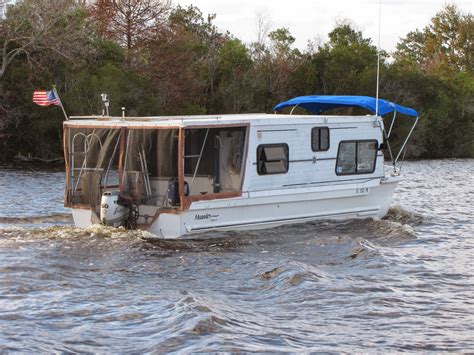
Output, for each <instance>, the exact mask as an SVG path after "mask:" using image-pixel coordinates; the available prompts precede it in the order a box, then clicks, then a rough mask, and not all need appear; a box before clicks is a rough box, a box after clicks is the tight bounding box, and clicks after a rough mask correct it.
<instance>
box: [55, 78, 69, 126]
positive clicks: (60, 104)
mask: <svg viewBox="0 0 474 355" xmlns="http://www.w3.org/2000/svg"><path fill="white" fill-rule="evenodd" d="M53 92H54V95H55V96H56V97H57V98H58V101H59V106H61V108H62V110H63V113H64V117H66V121H69V117H68V115H67V113H66V110H65V109H64V106H63V102H62V101H61V98H60V97H59V94H58V92H57V91H56V85H53Z"/></svg>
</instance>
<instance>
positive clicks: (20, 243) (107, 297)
mask: <svg viewBox="0 0 474 355" xmlns="http://www.w3.org/2000/svg"><path fill="white" fill-rule="evenodd" d="M403 169H404V176H405V180H404V181H403V182H402V184H401V186H400V187H399V188H398V189H397V191H396V195H395V201H394V207H392V208H391V210H390V212H389V214H388V216H387V218H386V219H385V220H382V221H379V220H368V219H365V220H351V221H342V222H329V221H321V222H313V223H306V224H297V225H293V226H283V227H279V228H274V229H269V230H264V231H251V232H228V233H213V234H207V235H206V239H205V240H186V241H169V240H167V241H163V240H156V239H151V238H150V234H149V233H148V232H144V231H126V230H123V229H113V228H108V227H102V226H94V227H91V228H87V229H79V228H74V227H73V226H72V225H71V224H70V223H71V222H70V217H69V216H68V214H67V210H64V208H63V207H62V188H63V183H64V181H63V180H64V179H63V176H62V174H61V173H44V172H42V173H33V172H32V173H26V172H19V171H12V170H6V169H4V170H0V205H1V206H2V208H1V209H0V350H1V351H18V350H22V351H25V350H27V351H28V352H34V351H41V352H63V351H64V352H69V351H70V352H79V351H81V352H82V351H88V352H114V351H115V352H117V351H120V352H128V351H133V352H166V351H186V352H191V351H229V352H230V351H271V352H272V351H329V352H368V351H369V352H387V351H389V352H399V351H416V350H418V351H424V352H426V351H436V350H442V351H453V350H454V351H473V350H474V346H473V344H474V318H473V317H472V314H473V309H474V302H473V300H472V294H473V292H474V280H473V273H472V271H473V265H474V253H473V248H474V241H473V238H472V237H473V234H474V233H473V222H472V221H473V219H474V208H473V207H472V201H471V200H472V196H474V188H473V187H474V181H473V179H474V161H473V160H462V161H456V160H449V161H422V162H410V163H405V166H404V168H403ZM25 191H28V193H27V194H26V193H25Z"/></svg>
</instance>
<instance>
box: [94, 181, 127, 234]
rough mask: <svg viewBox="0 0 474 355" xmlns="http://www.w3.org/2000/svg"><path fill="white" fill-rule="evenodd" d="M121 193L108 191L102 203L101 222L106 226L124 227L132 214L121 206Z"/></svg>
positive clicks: (103, 195)
mask: <svg viewBox="0 0 474 355" xmlns="http://www.w3.org/2000/svg"><path fill="white" fill-rule="evenodd" d="M119 199H120V191H117V190H114V191H106V192H104V193H103V194H102V199H101V201H100V221H101V222H102V224H104V225H106V226H112V227H120V226H124V225H125V222H126V221H127V218H128V216H129V214H130V209H129V207H127V206H124V205H121V204H119Z"/></svg>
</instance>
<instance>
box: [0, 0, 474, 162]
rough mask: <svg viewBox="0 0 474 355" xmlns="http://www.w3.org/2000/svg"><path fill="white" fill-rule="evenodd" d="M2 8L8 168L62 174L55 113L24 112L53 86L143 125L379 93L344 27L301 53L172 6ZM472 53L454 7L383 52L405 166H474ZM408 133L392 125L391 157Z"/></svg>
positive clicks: (472, 34)
mask: <svg viewBox="0 0 474 355" xmlns="http://www.w3.org/2000/svg"><path fill="white" fill-rule="evenodd" d="M0 7H3V10H4V16H3V17H1V18H0V46H1V48H2V50H1V51H0V162H4V163H5V162H11V163H13V162H15V164H17V163H20V164H21V165H29V164H33V165H36V164H39V165H60V164H62V159H63V153H62V121H63V119H64V117H63V114H62V112H61V109H59V108H58V107H57V106H52V107H47V108H40V107H38V106H36V105H35V104H33V102H32V94H33V91H34V90H35V89H49V88H50V87H51V85H52V84H56V86H57V90H58V92H59V94H60V96H61V99H62V102H63V104H64V106H65V108H66V110H67V112H68V114H69V115H71V116H73V115H90V114H97V113H99V112H102V107H101V101H100V94H101V93H107V94H108V96H109V98H110V99H111V115H116V116H120V115H121V107H125V108H126V113H127V115H138V116H145V115H189V114H216V113H219V114H226V113H246V112H271V108H272V107H273V106H274V105H275V104H277V103H278V102H281V101H284V100H287V99H289V98H291V97H295V96H301V95H311V94H314V95H367V96H374V92H375V85H376V82H375V81H376V63H377V48H376V46H375V45H374V44H373V41H372V40H371V39H370V38H365V37H364V36H363V35H362V32H360V31H358V30H357V29H356V26H355V25H353V24H351V23H350V22H347V21H342V22H338V23H336V24H335V26H334V29H333V30H332V31H331V32H330V33H329V35H328V38H329V39H328V40H327V41H326V42H319V43H316V42H308V45H307V47H306V48H305V49H304V50H300V49H297V48H295V47H294V42H295V38H294V37H293V36H292V35H291V33H290V31H289V30H288V29H287V28H276V29H271V28H270V26H269V22H268V19H266V18H265V17H263V16H261V17H257V18H256V24H257V26H256V28H257V30H256V34H255V37H256V38H257V39H256V40H255V42H252V43H243V42H242V41H241V40H240V39H238V38H236V37H235V36H233V35H232V34H231V33H228V32H223V31H221V30H220V29H219V28H217V27H216V26H215V25H214V20H215V15H212V14H211V15H203V14H202V13H201V11H200V10H199V9H198V8H197V7H195V6H192V5H191V6H188V7H181V6H179V5H178V6H174V5H172V4H171V3H170V2H167V0H115V1H112V0H96V1H84V0H81V1H78V0H57V1H50V0H18V1H16V2H14V3H13V4H8V1H4V0H3V1H2V0H0ZM314 35H315V36H317V35H321V34H319V33H315V34H314ZM473 56H474V20H473V16H472V14H471V13H462V12H461V11H460V10H459V9H458V8H457V7H456V6H454V5H446V6H444V7H443V8H441V9H440V10H439V12H438V13H437V14H436V15H435V17H433V18H432V19H431V21H430V23H428V24H427V25H426V27H424V28H423V29H421V30H418V29H416V30H414V31H412V32H409V33H408V34H406V36H405V37H403V38H401V39H400V41H399V43H398V44H397V48H396V50H395V51H394V52H393V53H387V52H386V51H383V50H382V52H381V66H380V67H381V68H380V74H381V75H380V97H381V98H384V99H387V100H390V101H393V102H397V103H399V104H401V105H404V106H409V107H413V108H415V109H416V110H417V111H418V112H419V113H420V118H421V119H420V122H419V125H418V126H417V128H416V129H415V132H414V135H413V137H412V140H411V144H410V145H409V150H408V152H407V155H406V157H407V159H425V158H428V159H433V158H472V157H474V58H473ZM346 112H347V111H341V112H340V113H346ZM353 112H355V113H358V112H359V111H357V110H354V111H353ZM361 113H362V112H361ZM390 120H391V117H387V118H386V122H390ZM411 123H412V122H411V120H409V119H402V118H401V117H399V118H397V122H396V124H395V128H394V129H395V130H394V133H393V137H394V138H395V142H396V143H395V146H396V145H397V143H398V144H401V143H402V141H401V140H402V139H403V137H405V135H406V133H407V130H408V129H409V128H410V125H411Z"/></svg>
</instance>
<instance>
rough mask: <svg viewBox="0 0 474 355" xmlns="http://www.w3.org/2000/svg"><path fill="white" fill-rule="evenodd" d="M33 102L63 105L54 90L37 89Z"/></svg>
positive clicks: (45, 104)
mask: <svg viewBox="0 0 474 355" xmlns="http://www.w3.org/2000/svg"><path fill="white" fill-rule="evenodd" d="M33 102H34V103H35V104H38V105H40V106H49V105H58V106H60V105H61V103H60V102H59V98H58V96H57V95H56V93H55V92H54V91H53V90H49V91H46V90H36V91H35V92H34V93H33Z"/></svg>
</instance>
